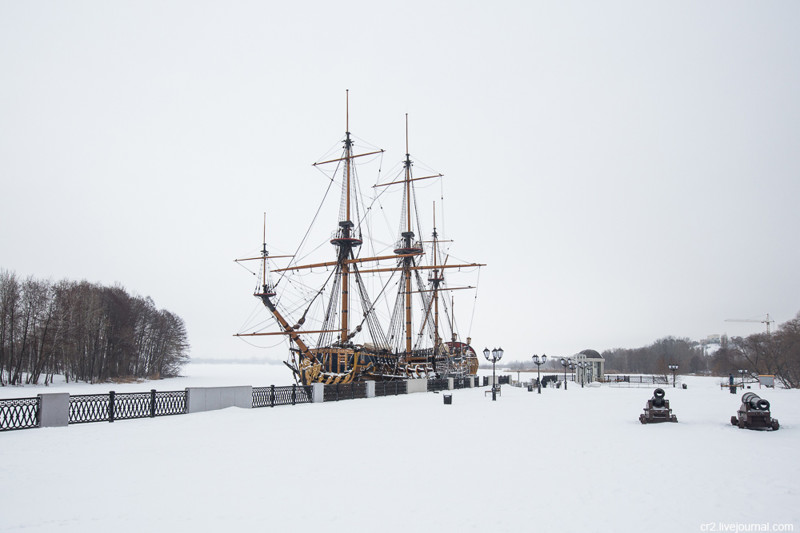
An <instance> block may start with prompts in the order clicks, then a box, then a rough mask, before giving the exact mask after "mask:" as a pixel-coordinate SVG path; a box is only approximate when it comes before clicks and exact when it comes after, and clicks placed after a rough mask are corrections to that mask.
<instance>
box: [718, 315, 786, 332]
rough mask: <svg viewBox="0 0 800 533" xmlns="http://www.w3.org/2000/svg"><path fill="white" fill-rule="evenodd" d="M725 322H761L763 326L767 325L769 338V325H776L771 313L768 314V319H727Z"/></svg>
mask: <svg viewBox="0 0 800 533" xmlns="http://www.w3.org/2000/svg"><path fill="white" fill-rule="evenodd" d="M725 322H760V323H761V324H766V325H767V335H768V336H769V325H770V324H774V323H775V321H774V320H770V318H769V313H767V318H762V319H758V318H726V319H725Z"/></svg>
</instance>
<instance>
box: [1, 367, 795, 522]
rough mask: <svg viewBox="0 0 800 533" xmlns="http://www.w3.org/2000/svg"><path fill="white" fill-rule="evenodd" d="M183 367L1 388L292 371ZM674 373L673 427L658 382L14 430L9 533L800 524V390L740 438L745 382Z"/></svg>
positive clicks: (6, 496) (167, 384) (175, 384)
mask: <svg viewBox="0 0 800 533" xmlns="http://www.w3.org/2000/svg"><path fill="white" fill-rule="evenodd" d="M184 373H185V374H186V375H187V377H185V378H177V379H172V380H164V381H159V382H149V383H138V384H136V383H134V384H128V385H124V386H123V385H113V386H109V385H108V384H105V385H95V386H89V385H85V384H79V385H77V386H75V385H73V384H70V385H65V384H56V385H54V386H51V387H47V388H44V387H35V388H34V387H24V388H19V387H15V388H9V387H5V388H2V389H0V397H2V398H8V397H12V396H18V397H23V396H34V395H35V394H37V393H39V392H49V391H71V392H73V393H75V394H85V393H89V392H101V391H107V390H109V389H112V388H113V389H114V390H116V391H118V392H122V391H144V390H149V389H150V388H156V389H158V390H176V389H181V388H183V387H186V386H188V385H192V386H215V385H234V384H235V385H248V384H250V385H254V386H264V385H270V384H276V385H285V384H288V383H289V382H290V379H289V373H288V371H287V370H286V369H284V368H281V367H280V366H269V365H199V364H190V365H188V366H187V367H186V368H185V371H184ZM513 376H516V374H513ZM523 376H524V375H523ZM529 376H530V374H529ZM271 378H274V379H271ZM682 381H683V382H685V383H686V384H687V385H688V388H687V389H681V388H680V382H679V387H678V388H672V387H671V386H669V387H665V390H666V392H667V396H666V397H667V399H669V400H670V404H671V405H670V407H672V409H673V411H674V413H675V414H676V415H677V417H678V421H679V422H678V423H677V424H671V423H664V424H652V425H642V424H640V423H639V421H638V416H639V414H640V413H642V412H643V408H644V406H645V404H646V402H647V400H648V398H650V397H651V395H652V392H653V388H654V387H644V388H612V387H609V386H601V387H591V388H590V387H586V388H583V389H581V388H580V387H579V386H577V385H575V384H572V383H570V386H569V390H567V391H565V390H563V389H550V388H547V389H544V390H543V391H542V394H541V395H538V394H537V393H536V392H535V391H534V392H528V390H527V389H526V388H514V387H510V386H505V385H504V386H503V388H502V396H500V397H499V398H498V399H497V401H495V402H493V401H492V400H491V397H490V396H487V395H485V391H487V390H488V389H487V388H477V389H464V390H454V391H451V392H450V393H451V394H452V398H453V403H452V405H445V404H444V402H443V396H442V394H435V393H419V394H411V395H405V396H396V397H385V398H371V399H365V400H347V401H341V402H330V403H324V404H306V405H297V406H282V407H275V408H259V409H239V408H229V409H224V410H220V411H213V412H206V413H198V414H191V415H178V416H165V417H158V418H155V419H141V420H122V421H116V422H114V423H113V424H112V423H107V422H105V423H90V424H78V425H71V426H69V427H64V428H45V429H30V430H21V431H6V432H3V433H0V531H3V532H5V531H15V532H16V531H24V532H49V531H70V532H72V531H74V532H100V531H102V532H127V531H136V532H141V531H151V532H152V531H159V532H160V531H168V532H184V531H187V532H194V531H201V532H205V531H215V532H216V531H285V532H305V531H309V532H312V531H314V532H359V531H380V532H383V531H387V532H408V531H431V532H465V531H481V532H505V531H551V532H561V531H565V532H598V531H614V532H648V533H649V532H662V531H663V532H691V531H800V458H799V457H798V455H800V431H798V428H800V391H797V390H771V389H762V390H760V391H759V390H758V388H755V389H753V391H754V392H756V393H759V394H761V396H762V397H763V398H765V399H767V400H769V402H770V403H771V404H772V414H773V415H774V416H775V417H776V418H778V419H779V420H780V422H781V429H780V430H779V431H775V432H767V431H750V430H743V429H738V428H736V427H734V426H731V424H730V417H731V416H732V415H734V414H735V413H736V410H737V408H738V407H739V404H740V398H741V393H739V394H737V395H736V396H734V395H732V394H730V393H729V392H728V391H727V390H721V389H720V387H719V379H718V378H694V377H687V378H684V379H683V380H682Z"/></svg>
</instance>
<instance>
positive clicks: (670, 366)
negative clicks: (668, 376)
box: [667, 364, 678, 389]
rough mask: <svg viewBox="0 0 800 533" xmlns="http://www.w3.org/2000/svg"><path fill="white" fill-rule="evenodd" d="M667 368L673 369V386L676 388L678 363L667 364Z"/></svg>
mask: <svg viewBox="0 0 800 533" xmlns="http://www.w3.org/2000/svg"><path fill="white" fill-rule="evenodd" d="M667 368H669V369H670V370H672V388H673V389H674V388H675V371H676V370H678V365H675V364H672V365H667Z"/></svg>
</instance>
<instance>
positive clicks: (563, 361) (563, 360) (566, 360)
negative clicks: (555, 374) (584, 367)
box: [561, 357, 572, 390]
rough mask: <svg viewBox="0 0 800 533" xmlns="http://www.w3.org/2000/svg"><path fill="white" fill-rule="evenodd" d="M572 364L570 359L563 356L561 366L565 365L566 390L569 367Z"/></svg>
mask: <svg viewBox="0 0 800 533" xmlns="http://www.w3.org/2000/svg"><path fill="white" fill-rule="evenodd" d="M571 364H572V361H571V360H570V359H567V358H565V357H562V358H561V366H563V367H564V390H567V367H568V366H569V365H571Z"/></svg>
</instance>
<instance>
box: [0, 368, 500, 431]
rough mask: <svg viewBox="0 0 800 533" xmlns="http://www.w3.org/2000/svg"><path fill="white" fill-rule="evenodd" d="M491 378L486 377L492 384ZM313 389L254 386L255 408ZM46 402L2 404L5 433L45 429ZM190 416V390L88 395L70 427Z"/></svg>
mask: <svg viewBox="0 0 800 533" xmlns="http://www.w3.org/2000/svg"><path fill="white" fill-rule="evenodd" d="M467 379H468V378H463V377H459V378H455V379H454V387H455V388H464V387H467V386H468V385H467ZM487 380H488V378H484V385H487V384H488V383H487ZM447 389H448V380H447V379H432V380H428V391H431V392H434V391H442V390H447ZM311 391H312V387H311V386H305V385H289V386H283V387H276V386H274V385H271V386H269V387H253V407H274V406H276V405H296V404H298V403H311V402H312V393H311ZM399 394H408V383H407V382H406V381H405V380H398V381H380V382H375V396H390V395H399ZM366 397H367V384H366V383H365V382H358V383H348V384H344V385H342V384H338V385H325V388H324V394H323V401H326V402H329V401H339V400H351V399H356V398H366ZM40 406H41V403H40V399H39V398H38V397H36V398H12V399H7V400H0V431H8V430H15V429H29V428H35V427H39V410H40ZM185 413H186V391H185V390H182V391H161V392H158V391H156V390H155V389H152V390H150V392H128V393H116V392H114V391H110V392H108V393H107V394H82V395H70V397H69V415H68V417H69V418H68V423H69V424H84V423H88V422H114V421H115V420H128V419H134V418H153V417H156V416H168V415H180V414H185Z"/></svg>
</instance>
